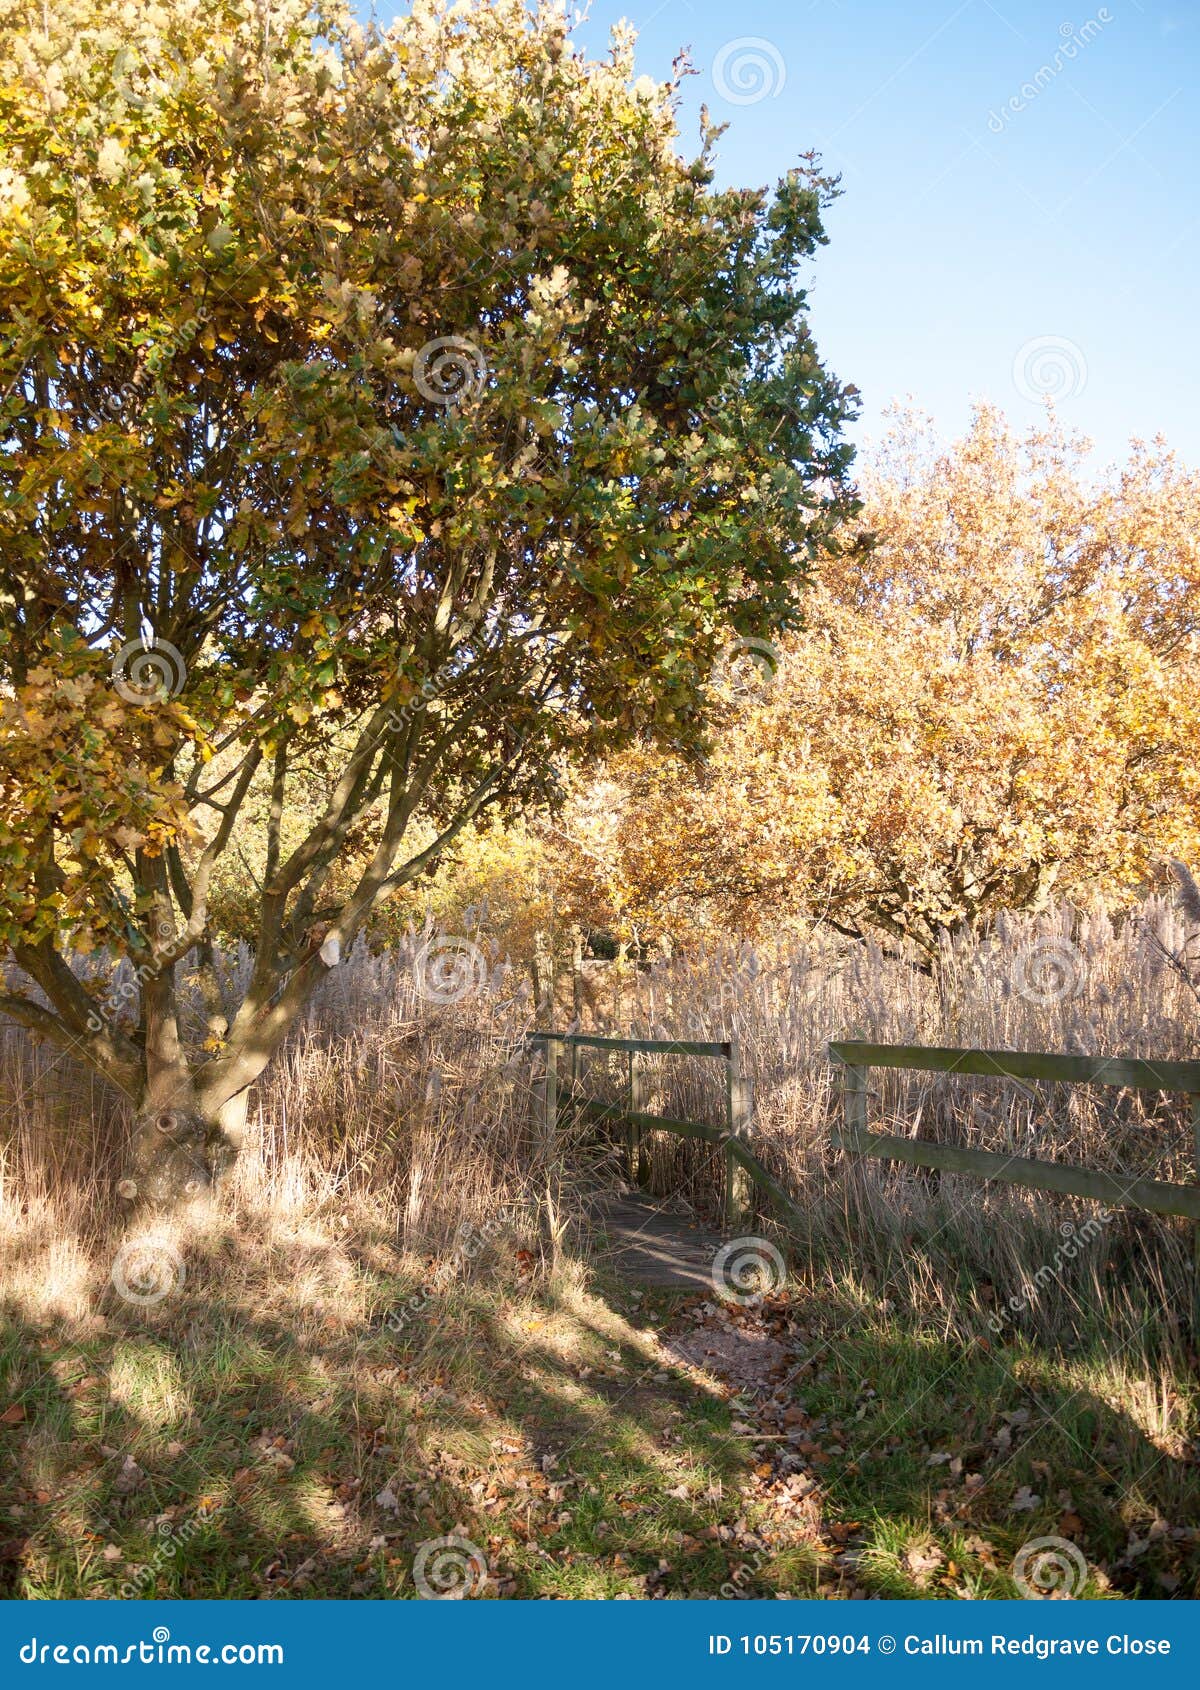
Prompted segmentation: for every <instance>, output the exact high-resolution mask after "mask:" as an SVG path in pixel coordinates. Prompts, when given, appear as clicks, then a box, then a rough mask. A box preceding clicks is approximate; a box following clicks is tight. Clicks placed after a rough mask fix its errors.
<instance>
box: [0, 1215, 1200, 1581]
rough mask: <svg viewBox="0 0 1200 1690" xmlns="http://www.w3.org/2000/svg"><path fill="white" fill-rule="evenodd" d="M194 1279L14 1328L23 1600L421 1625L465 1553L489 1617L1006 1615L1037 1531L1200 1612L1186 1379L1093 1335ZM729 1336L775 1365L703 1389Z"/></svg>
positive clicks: (851, 1291)
mask: <svg viewBox="0 0 1200 1690" xmlns="http://www.w3.org/2000/svg"><path fill="white" fill-rule="evenodd" d="M375 1253H376V1257H377V1258H378V1254H379V1252H378V1249H377V1250H376V1252H375ZM186 1259H187V1262H188V1274H187V1278H186V1281H185V1285H184V1287H183V1289H182V1291H181V1292H180V1293H179V1294H177V1295H176V1296H173V1297H171V1298H169V1299H165V1300H164V1301H163V1302H162V1303H161V1304H158V1305H155V1306H154V1307H152V1308H149V1309H145V1310H137V1311H131V1310H130V1309H129V1308H128V1307H127V1305H125V1304H123V1303H121V1302H120V1300H119V1299H117V1298H116V1297H115V1295H114V1296H112V1297H110V1298H109V1299H107V1300H106V1302H105V1305H104V1311H103V1312H102V1313H100V1314H96V1315H94V1316H92V1317H91V1318H89V1319H88V1320H86V1321H85V1322H83V1323H82V1325H80V1326H79V1327H77V1328H75V1329H74V1330H70V1331H68V1329H67V1328H66V1327H65V1326H64V1324H63V1323H62V1322H56V1323H51V1324H43V1325H40V1326H39V1325H37V1324H35V1323H32V1322H21V1323H19V1322H17V1321H12V1320H10V1321H9V1322H8V1324H7V1325H6V1327H5V1331H4V1336H3V1348H2V1350H0V1407H3V1406H4V1405H9V1409H10V1412H9V1415H8V1416H7V1417H6V1418H7V1420H8V1424H7V1425H6V1426H5V1429H4V1431H3V1433H0V1437H2V1439H3V1443H2V1445H0V1460H2V1461H3V1464H4V1472H3V1486H2V1488H3V1492H4V1494H5V1495H6V1497H11V1498H14V1499H15V1500H14V1501H12V1502H11V1503H9V1504H7V1506H6V1507H5V1509H4V1510H3V1512H0V1535H3V1537H4V1538H6V1539H7V1540H8V1544H7V1559H6V1560H5V1561H4V1563H3V1567H4V1570H5V1571H6V1572H7V1573H8V1581H7V1586H6V1594H11V1595H16V1596H24V1597H33V1598H43V1597H68V1596H71V1597H78V1596H84V1597H98V1596H115V1595H119V1594H122V1593H123V1594H125V1595H146V1596H184V1597H189V1596H193V1597H194V1596H206V1597H235V1596H236V1597H263V1596H279V1597H293V1596H294V1597H303V1596H323V1597H352V1598H353V1597H360V1598H408V1597H412V1596H414V1595H416V1594H417V1590H416V1586H415V1584H414V1565H415V1563H416V1561H417V1557H418V1555H419V1552H420V1550H421V1546H422V1545H423V1544H426V1543H429V1542H430V1541H431V1540H435V1539H439V1538H443V1537H446V1536H453V1537H456V1538H461V1539H464V1540H466V1541H467V1542H468V1543H469V1544H470V1545H473V1546H475V1548H476V1549H477V1550H478V1551H479V1552H480V1553H481V1554H482V1557H483V1558H484V1560H485V1561H486V1566H487V1572H488V1577H487V1581H486V1583H485V1584H484V1585H483V1586H482V1587H481V1588H480V1589H479V1590H478V1591H477V1594H480V1595H482V1596H485V1597H517V1598H531V1597H557V1598H581V1597H604V1598H614V1597H630V1598H643V1597H647V1596H655V1597H657V1596H662V1597H695V1596H713V1595H719V1594H725V1595H726V1596H732V1595H775V1594H778V1595H785V1596H792V1597H808V1596H843V1597H844V1596H865V1595H876V1596H901V1597H961V1596H985V1597H1000V1596H1011V1595H1013V1594H1016V1593H1017V1592H1016V1588H1015V1586H1014V1584H1013V1577H1012V1568H1013V1560H1014V1557H1015V1555H1016V1554H1017V1552H1018V1551H1019V1549H1020V1548H1021V1546H1022V1545H1023V1544H1024V1543H1026V1542H1028V1541H1029V1540H1030V1539H1033V1538H1039V1537H1045V1536H1056V1537H1062V1538H1066V1539H1068V1540H1069V1541H1071V1542H1073V1543H1075V1544H1076V1545H1077V1546H1078V1547H1079V1549H1080V1551H1081V1552H1082V1553H1083V1555H1084V1556H1086V1559H1087V1562H1088V1565H1089V1571H1088V1575H1087V1577H1088V1582H1087V1585H1086V1587H1080V1588H1079V1589H1077V1590H1076V1592H1075V1593H1076V1594H1080V1595H1082V1594H1087V1595H1112V1596H1117V1595H1126V1596H1146V1595H1150V1596H1164V1595H1175V1596H1194V1595H1196V1594H1197V1593H1198V1591H1200V1545H1198V1542H1197V1539H1198V1537H1200V1533H1198V1532H1197V1530H1196V1528H1195V1526H1194V1525H1192V1524H1190V1523H1189V1522H1194V1521H1195V1520H1196V1519H1197V1518H1198V1517H1200V1469H1198V1468H1197V1465H1196V1461H1195V1437H1196V1429H1197V1421H1196V1406H1197V1405H1196V1387H1195V1382H1194V1379H1188V1378H1187V1377H1186V1375H1184V1374H1182V1373H1180V1372H1176V1371H1174V1370H1172V1369H1171V1368H1169V1367H1168V1366H1166V1365H1165V1364H1164V1363H1163V1362H1162V1361H1161V1360H1160V1362H1159V1363H1158V1365H1157V1368H1156V1370H1152V1369H1153V1368H1154V1364H1153V1362H1152V1360H1151V1358H1150V1357H1149V1356H1148V1355H1147V1354H1146V1353H1145V1352H1142V1353H1140V1354H1139V1355H1138V1357H1137V1358H1136V1365H1135V1364H1134V1363H1133V1362H1132V1361H1131V1360H1130V1359H1129V1358H1124V1359H1123V1358H1121V1357H1120V1356H1114V1355H1113V1354H1112V1352H1111V1346H1110V1345H1108V1344H1107V1342H1106V1340H1105V1337H1104V1334H1103V1333H1102V1332H1101V1331H1099V1330H1098V1329H1097V1330H1096V1331H1095V1332H1093V1334H1092V1336H1091V1340H1090V1342H1089V1343H1088V1344H1085V1345H1083V1346H1079V1347H1076V1348H1074V1349H1073V1350H1072V1352H1071V1353H1069V1354H1057V1355H1056V1354H1048V1353H1046V1352H1045V1350H1044V1349H1043V1348H1041V1347H1040V1346H1035V1345H1033V1344H1030V1343H1029V1342H1028V1341H1026V1340H1024V1339H1022V1338H1019V1337H1018V1338H1015V1339H1013V1341H1011V1342H1009V1343H1007V1344H1005V1345H998V1346H993V1345H992V1344H991V1343H990V1342H989V1341H988V1340H986V1339H979V1340H976V1341H974V1342H964V1341H963V1339H962V1337H961V1335H959V1334H956V1333H950V1332H946V1331H944V1330H942V1331H935V1330H932V1329H931V1328H930V1326H929V1324H928V1322H927V1321H925V1320H923V1319H922V1317H921V1316H920V1315H919V1314H918V1313H917V1312H916V1311H914V1310H908V1311H899V1310H896V1309H895V1308H892V1309H884V1308H882V1307H881V1306H880V1305H879V1303H878V1301H877V1300H875V1299H872V1298H871V1297H870V1296H868V1295H865V1294H864V1292H863V1290H862V1288H861V1286H855V1285H853V1284H851V1283H850V1282H846V1283H845V1284H843V1286H842V1287H841V1292H840V1296H839V1295H837V1294H836V1289H835V1288H833V1287H826V1288H825V1289H824V1290H823V1291H822V1292H821V1293H820V1294H818V1288H817V1287H813V1286H809V1287H803V1286H793V1287H791V1288H790V1289H789V1290H788V1291H787V1292H785V1293H783V1294H781V1295H779V1296H777V1297H775V1298H773V1299H771V1300H770V1301H769V1302H768V1303H767V1304H766V1305H764V1307H763V1308H762V1309H761V1310H749V1311H742V1310H737V1309H735V1310H721V1311H720V1313H719V1315H718V1314H717V1313H715V1312H714V1305H711V1304H708V1303H705V1302H704V1301H703V1300H702V1299H699V1298H696V1297H685V1298H680V1297H679V1296H677V1295H673V1294H670V1293H656V1294H645V1295H639V1294H638V1293H636V1292H633V1291H631V1290H630V1289H629V1288H628V1287H626V1286H622V1285H616V1284H612V1283H606V1282H604V1281H603V1280H598V1281H590V1280H589V1276H588V1275H587V1274H586V1273H585V1272H584V1270H583V1269H582V1268H581V1267H580V1266H579V1264H576V1263H568V1264H565V1265H564V1266H562V1267H561V1268H560V1270H559V1272H558V1273H557V1275H556V1276H553V1277H543V1276H540V1275H539V1276H535V1277H534V1278H533V1279H532V1280H529V1279H527V1278H524V1277H523V1275H522V1273H521V1272H519V1271H518V1270H517V1269H516V1268H514V1267H513V1266H512V1265H511V1264H509V1263H507V1262H506V1261H505V1260H504V1259H503V1257H502V1256H499V1255H495V1254H493V1255H492V1257H491V1258H490V1259H486V1260H485V1259H482V1258H481V1265H480V1266H479V1267H477V1268H474V1269H473V1272H472V1276H471V1278H470V1279H469V1280H467V1281H466V1282H455V1283H454V1284H443V1285H442V1286H441V1287H440V1288H439V1290H438V1292H437V1294H436V1295H435V1296H434V1297H433V1298H432V1299H431V1300H430V1302H429V1303H428V1305H427V1308H426V1312H425V1313H424V1315H423V1316H421V1317H419V1318H418V1319H415V1320H413V1321H412V1322H410V1323H408V1324H407V1325H405V1326H404V1327H403V1328H402V1330H401V1331H400V1332H398V1333H397V1332H393V1331H390V1330H389V1329H388V1327H387V1324H386V1320H385V1318H384V1317H385V1313H386V1311H387V1310H388V1309H392V1308H395V1307H398V1306H400V1305H401V1304H402V1303H403V1302H404V1300H405V1299H406V1298H407V1297H408V1296H410V1295H411V1293H412V1291H413V1288H414V1285H415V1283H416V1269H417V1264H413V1263H409V1264H407V1271H405V1269H404V1267H402V1265H401V1264H399V1263H397V1264H395V1266H394V1267H389V1268H387V1269H384V1268H381V1267H380V1266H378V1265H375V1266H368V1265H367V1263H366V1262H365V1260H364V1259H363V1255H362V1254H360V1253H359V1252H358V1251H357V1250H356V1248H355V1246H354V1245H353V1244H350V1245H346V1244H343V1245H341V1246H338V1247H331V1249H330V1250H329V1252H328V1253H327V1255H326V1258H325V1259H324V1261H323V1262H321V1263H320V1264H314V1262H313V1261H312V1259H311V1257H309V1258H308V1259H307V1260H305V1261H298V1262H297V1263H296V1264H294V1266H295V1269H296V1271H295V1272H294V1273H293V1274H292V1275H291V1276H290V1277H289V1278H287V1279H286V1280H281V1279H279V1278H272V1279H271V1280H270V1281H267V1280H264V1279H262V1278H260V1277H256V1270H255V1268H254V1266H253V1263H252V1262H251V1261H250V1260H249V1259H248V1258H246V1257H242V1258H241V1259H239V1256H238V1252H237V1247H236V1244H235V1243H234V1242H233V1241H232V1240H231V1239H230V1238H229V1237H228V1236H226V1237H225V1238H223V1239H220V1240H218V1241H214V1240H212V1239H211V1238H209V1239H207V1240H204V1241H202V1240H200V1239H197V1238H193V1239H192V1240H191V1241H190V1242H189V1244H188V1246H187V1250H186ZM274 1265H275V1267H276V1269H277V1270H278V1271H280V1272H282V1270H283V1269H284V1268H285V1266H286V1265H287V1264H286V1263H285V1262H283V1261H280V1260H277V1261H276V1262H275V1264H274ZM348 1273H349V1275H350V1278H349V1279H348V1278H347V1274H348ZM298 1285H302V1286H303V1287H304V1291H303V1292H301V1293H300V1294H299V1295H298V1294H297V1291H296V1287H297V1286H298ZM351 1286H352V1289H351ZM314 1288H323V1289H324V1292H325V1296H324V1297H323V1298H318V1300H317V1301H316V1302H314V1301H313V1300H312V1297H311V1293H312V1291H313V1290H314ZM334 1290H336V1291H337V1296H336V1297H334V1296H331V1295H330V1293H331V1292H332V1291H334ZM831 1293H833V1294H831ZM714 1320H715V1321H717V1322H718V1324H723V1325H724V1326H725V1327H729V1326H732V1327H733V1328H734V1329H735V1330H742V1331H754V1332H759V1333H761V1332H769V1333H771V1334H772V1335H774V1337H775V1338H776V1340H777V1341H778V1342H780V1343H781V1344H782V1347H783V1349H784V1351H785V1353H786V1366H784V1367H782V1368H777V1369H776V1370H775V1371H774V1373H773V1374H772V1376H771V1378H770V1379H766V1378H764V1379H763V1380H762V1381H761V1382H759V1383H757V1384H756V1385H755V1386H754V1387H753V1388H748V1387H745V1386H743V1387H742V1388H741V1389H735V1388H734V1387H733V1386H731V1385H729V1384H727V1383H724V1382H723V1381H722V1380H721V1379H720V1378H719V1377H716V1376H710V1375H704V1374H702V1373H698V1372H697V1371H696V1370H695V1369H694V1368H691V1367H688V1366H685V1365H683V1364H681V1363H680V1361H679V1360H678V1358H677V1356H676V1355H675V1354H674V1353H673V1352H672V1351H671V1349H670V1347H669V1345H670V1339H671V1337H672V1335H673V1334H679V1333H684V1334H686V1333H687V1332H689V1331H692V1330H694V1329H695V1327H696V1325H697V1323H710V1324H711V1323H712V1322H713V1321H714ZM13 1405H19V1406H20V1408H21V1409H22V1411H23V1418H21V1419H19V1420H18V1419H16V1418H15V1417H14V1416H13V1414H12V1406H13ZM18 1546H19V1547H18Z"/></svg>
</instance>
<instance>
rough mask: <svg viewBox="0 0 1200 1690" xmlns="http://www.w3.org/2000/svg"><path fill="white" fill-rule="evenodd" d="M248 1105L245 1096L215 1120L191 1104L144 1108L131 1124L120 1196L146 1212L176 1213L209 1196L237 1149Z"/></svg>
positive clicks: (240, 1141)
mask: <svg viewBox="0 0 1200 1690" xmlns="http://www.w3.org/2000/svg"><path fill="white" fill-rule="evenodd" d="M246 1101H247V1094H246V1093H245V1092H243V1093H242V1094H241V1095H240V1096H239V1097H235V1098H233V1099H231V1100H230V1102H228V1103H226V1104H224V1105H222V1107H221V1108H219V1109H218V1110H217V1112H216V1115H215V1117H210V1116H208V1115H206V1114H205V1113H204V1112H203V1111H201V1110H200V1109H199V1108H198V1107H197V1106H196V1105H195V1104H191V1105H190V1106H189V1107H187V1108H180V1107H173V1106H172V1107H168V1108H157V1109H154V1108H147V1109H144V1110H142V1112H141V1113H140V1114H139V1115H138V1116H137V1118H136V1119H135V1121H134V1128H133V1154H132V1157H131V1161H130V1167H129V1171H128V1173H127V1175H126V1177H125V1178H124V1179H122V1181H121V1183H120V1185H119V1186H118V1188H117V1189H118V1190H119V1192H120V1194H121V1196H122V1197H123V1198H125V1199H126V1200H127V1201H128V1202H131V1203H136V1204H137V1205H138V1206H139V1207H144V1208H150V1209H178V1208H182V1207H184V1206H186V1205H189V1204H193V1203H198V1202H204V1201H206V1200H207V1199H209V1198H211V1196H212V1193H213V1190H214V1188H215V1186H216V1184H217V1182H218V1181H219V1180H220V1179H221V1177H222V1176H223V1175H224V1174H226V1173H227V1172H228V1171H229V1169H230V1168H231V1167H232V1166H233V1164H234V1162H235V1161H236V1160H237V1155H238V1152H239V1150H240V1149H241V1146H242V1139H243V1136H244V1133H245V1124H246Z"/></svg>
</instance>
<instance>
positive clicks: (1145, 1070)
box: [829, 1039, 1200, 1275]
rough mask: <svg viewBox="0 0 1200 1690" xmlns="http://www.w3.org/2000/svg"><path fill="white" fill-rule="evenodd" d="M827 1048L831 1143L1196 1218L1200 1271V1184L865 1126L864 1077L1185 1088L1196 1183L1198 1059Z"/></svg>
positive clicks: (1199, 1155)
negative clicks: (838, 1104) (835, 1102)
mask: <svg viewBox="0 0 1200 1690" xmlns="http://www.w3.org/2000/svg"><path fill="white" fill-rule="evenodd" d="M829 1054H830V1056H831V1057H832V1058H833V1060H834V1061H835V1062H839V1063H841V1065H842V1092H843V1097H844V1111H845V1131H844V1132H841V1133H837V1132H835V1133H834V1134H833V1143H834V1144H835V1145H838V1146H840V1147H841V1148H842V1149H843V1150H849V1151H851V1152H853V1153H854V1154H856V1155H860V1156H883V1157H888V1158H890V1159H891V1160H893V1161H896V1162H908V1163H910V1164H912V1165H913V1166H915V1167H919V1168H940V1169H942V1170H943V1171H944V1172H946V1173H954V1174H973V1175H975V1176H976V1177H977V1178H979V1179H995V1180H1003V1181H1005V1182H1006V1183H1007V1184H1009V1185H1024V1186H1029V1187H1031V1188H1032V1189H1033V1190H1035V1191H1059V1192H1065V1193H1066V1194H1068V1195H1069V1196H1072V1197H1088V1198H1091V1199H1093V1200H1094V1201H1095V1202H1098V1203H1105V1204H1108V1205H1111V1206H1113V1207H1120V1206H1122V1205H1125V1206H1128V1207H1131V1208H1135V1209H1146V1210H1148V1211H1150V1213H1152V1214H1157V1215H1180V1216H1182V1217H1183V1218H1184V1219H1186V1220H1190V1221H1193V1222H1194V1223H1195V1251H1196V1264H1197V1272H1198V1275H1200V1183H1197V1184H1194V1185H1170V1184H1168V1183H1166V1182H1165V1181H1163V1180H1156V1179H1141V1178H1137V1179H1130V1180H1127V1179H1125V1178H1123V1177H1122V1176H1121V1175H1119V1174H1106V1173H1101V1172H1100V1170H1099V1169H1097V1168H1081V1167H1078V1166H1075V1165H1074V1164H1071V1163H1067V1162H1042V1161H1039V1160H1037V1159H1035V1158H1034V1157H1030V1156H1008V1155H1003V1154H1000V1153H998V1152H996V1151H994V1150H970V1149H967V1148H966V1147H965V1146H962V1145H957V1144H934V1143H931V1142H930V1141H929V1140H928V1139H920V1138H900V1137H897V1135H896V1134H894V1133H873V1132H870V1131H869V1130H868V1127H867V1098H868V1092H867V1076H868V1074H869V1072H870V1070H871V1069H872V1068H910V1069H916V1070H918V1071H924V1072H927V1073H934V1074H986V1075H994V1076H997V1077H999V1078H1001V1079H1008V1080H1053V1081H1059V1082H1064V1083H1066V1084H1069V1085H1090V1086H1121V1087H1124V1088H1128V1089H1131V1090H1137V1091H1175V1092H1185V1093H1186V1094H1187V1095H1188V1097H1189V1098H1190V1101H1191V1116H1192V1135H1193V1141H1194V1144H1195V1149H1196V1170H1197V1180H1198V1182H1200V1062H1147V1061H1144V1060H1141V1059H1138V1058H1132V1057H1104V1056H1045V1055H1041V1054H1039V1053H1037V1052H1033V1051H1028V1052H1027V1051H1015V1050H956V1049H947V1048H938V1047H936V1046H923V1045H874V1044H863V1043H860V1042H859V1041H857V1040H852V1039H839V1040H837V1041H836V1042H834V1043H832V1044H831V1045H830V1046H829Z"/></svg>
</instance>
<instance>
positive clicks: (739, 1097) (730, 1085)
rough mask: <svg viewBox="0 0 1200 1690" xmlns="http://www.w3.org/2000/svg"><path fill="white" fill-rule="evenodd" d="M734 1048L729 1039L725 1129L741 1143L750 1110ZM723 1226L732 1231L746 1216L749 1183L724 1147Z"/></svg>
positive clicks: (733, 1041) (747, 1132)
mask: <svg viewBox="0 0 1200 1690" xmlns="http://www.w3.org/2000/svg"><path fill="white" fill-rule="evenodd" d="M738 1066H739V1064H738V1046H737V1040H736V1039H730V1041H729V1051H728V1055H727V1056H726V1058H725V1126H726V1130H727V1131H728V1133H729V1136H730V1138H739V1139H742V1140H745V1139H747V1138H748V1137H749V1135H750V1119H751V1113H752V1110H753V1099H752V1095H751V1088H750V1081H749V1080H748V1079H746V1078H745V1077H744V1076H743V1075H741V1074H740V1073H739V1072H738ZM724 1208H725V1225H726V1227H727V1228H728V1229H729V1230H730V1231H733V1230H734V1229H735V1228H737V1227H740V1226H742V1225H744V1224H745V1222H746V1221H747V1220H748V1218H749V1215H750V1180H749V1176H748V1175H747V1173H746V1170H745V1168H744V1167H743V1166H742V1164H741V1163H740V1162H739V1161H738V1159H737V1158H736V1156H735V1155H734V1154H733V1151H732V1150H731V1149H730V1147H729V1146H728V1145H726V1146H725V1204H724Z"/></svg>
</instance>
